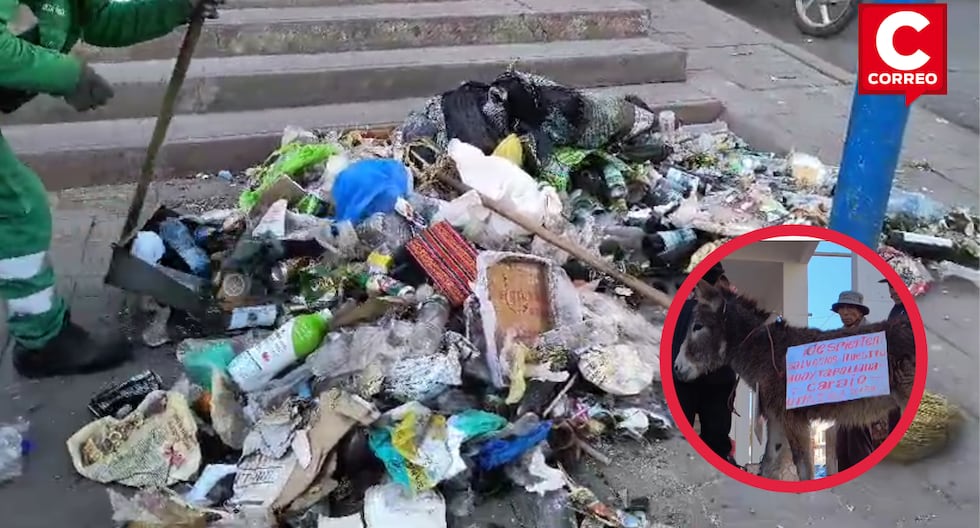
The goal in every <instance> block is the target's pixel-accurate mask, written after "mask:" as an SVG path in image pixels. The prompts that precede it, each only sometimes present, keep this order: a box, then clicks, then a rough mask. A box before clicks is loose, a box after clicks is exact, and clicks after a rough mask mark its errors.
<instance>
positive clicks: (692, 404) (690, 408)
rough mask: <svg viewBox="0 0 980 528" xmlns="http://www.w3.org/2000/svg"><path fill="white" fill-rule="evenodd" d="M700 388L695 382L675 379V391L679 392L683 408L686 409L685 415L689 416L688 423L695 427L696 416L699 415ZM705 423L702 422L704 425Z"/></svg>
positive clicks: (678, 397)
mask: <svg viewBox="0 0 980 528" xmlns="http://www.w3.org/2000/svg"><path fill="white" fill-rule="evenodd" d="M699 390H700V388H699V387H698V386H697V384H695V383H685V382H683V381H678V380H677V379H675V380H674V391H675V392H676V393H677V400H678V401H679V402H680V404H681V409H682V410H683V411H684V417H685V418H687V423H689V424H691V427H694V417H695V416H696V415H697V411H698V406H699V403H698V402H699V400H700V394H699ZM703 426H704V424H702V427H703Z"/></svg>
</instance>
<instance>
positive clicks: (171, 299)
mask: <svg viewBox="0 0 980 528" xmlns="http://www.w3.org/2000/svg"><path fill="white" fill-rule="evenodd" d="M203 25H204V11H203V6H201V5H200V4H199V5H198V6H197V7H196V8H195V9H194V13H193V14H192V15H191V19H190V22H189V23H188V25H187V32H186V33H185V34H184V40H183V42H182V43H181V45H180V51H178V52H177V61H176V62H175V63H174V69H173V73H171V74H170V83H169V84H167V90H166V92H164V94H163V101H162V102H161V103H160V112H159V114H157V121H156V125H155V126H154V127H153V135H152V136H151V137H150V144H149V146H147V147H146V156H145V157H144V158H143V165H142V167H141V168H140V175H139V179H138V180H137V183H136V191H135V192H134V193H133V200H132V202H131V203H130V204H129V212H128V213H127V214H126V222H125V224H123V229H122V233H120V235H119V241H118V242H116V243H114V244H113V245H112V260H111V261H110V263H109V270H108V271H107V272H106V276H105V279H104V282H105V283H106V284H111V285H113V286H116V287H118V288H121V289H123V290H127V291H131V292H138V293H141V294H145V295H150V296H152V297H154V298H156V299H157V300H158V301H160V302H161V303H163V304H165V305H169V306H174V307H178V308H182V309H186V310H188V311H190V312H192V313H198V312H199V311H200V309H201V308H202V306H201V299H200V297H199V296H197V295H195V294H194V293H193V292H191V291H190V290H188V289H186V288H180V287H178V288H175V287H173V286H174V284H173V281H172V280H171V279H169V278H168V277H167V276H166V275H164V274H163V273H161V272H160V271H159V270H157V269H156V267H154V266H152V265H150V264H148V263H146V262H143V261H142V260H140V259H138V258H136V257H134V256H132V255H131V254H130V252H129V249H128V245H129V242H130V240H132V238H133V237H134V236H135V235H136V232H137V231H138V229H139V226H137V222H138V220H139V218H140V213H141V212H142V211H143V205H144V204H145V202H146V193H147V191H148V190H149V188H150V181H151V180H152V179H153V169H154V166H155V163H156V159H157V154H159V152H160V147H162V146H163V141H164V139H166V137H167V128H168V127H169V126H170V121H171V120H172V119H173V116H174V104H175V103H176V101H177V95H178V94H179V93H180V88H181V86H183V84H184V79H185V78H186V77H187V69H188V68H189V67H190V64H191V58H192V57H193V56H194V48H195V47H196V46H197V41H198V38H199V37H200V36H201V28H202V26H203Z"/></svg>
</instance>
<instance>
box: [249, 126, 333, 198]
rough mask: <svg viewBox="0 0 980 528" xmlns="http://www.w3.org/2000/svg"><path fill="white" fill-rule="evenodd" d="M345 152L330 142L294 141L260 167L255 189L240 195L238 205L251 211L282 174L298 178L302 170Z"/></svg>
mask: <svg viewBox="0 0 980 528" xmlns="http://www.w3.org/2000/svg"><path fill="white" fill-rule="evenodd" d="M341 152H343V149H341V148H340V147H339V146H337V145H332V144H329V143H312V144H311V143H303V142H299V141H297V142H292V143H287V144H285V145H283V146H282V147H281V148H279V149H278V150H276V151H275V152H274V153H272V155H271V156H270V157H269V159H274V160H275V161H273V162H272V163H271V164H269V165H267V166H265V167H262V168H261V169H259V173H258V175H257V179H258V182H257V184H256V186H255V188H254V189H252V190H247V191H245V192H243V193H242V194H241V196H239V197H238V205H239V207H241V208H242V209H243V210H245V211H249V210H251V209H252V207H254V206H255V204H257V203H258V202H259V199H260V198H261V197H262V194H263V193H264V192H265V191H266V189H268V188H269V187H270V186H272V184H274V183H276V180H278V179H279V178H280V177H281V176H283V175H286V176H289V177H290V178H294V179H295V178H296V177H297V176H299V175H300V173H301V172H303V171H305V170H307V169H309V168H310V167H313V166H314V165H317V164H319V163H322V162H324V161H326V160H327V159H328V158H330V157H331V156H333V155H336V154H340V153H341Z"/></svg>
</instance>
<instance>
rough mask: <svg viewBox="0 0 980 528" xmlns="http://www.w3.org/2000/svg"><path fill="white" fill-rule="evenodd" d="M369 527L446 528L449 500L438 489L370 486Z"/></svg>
mask: <svg viewBox="0 0 980 528" xmlns="http://www.w3.org/2000/svg"><path fill="white" fill-rule="evenodd" d="M364 524H365V525H366V526H367V528H391V527H393V526H398V527H400V528H445V526H446V502H445V500H443V498H442V495H440V494H439V493H438V492H437V491H434V490H430V491H425V492H422V493H418V494H414V495H412V494H408V493H405V491H404V490H402V489H401V488H400V487H399V486H398V485H397V484H383V485H379V486H372V487H370V488H368V490H367V492H366V493H365V494H364Z"/></svg>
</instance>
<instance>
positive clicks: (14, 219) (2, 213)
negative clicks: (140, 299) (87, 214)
mask: <svg viewBox="0 0 980 528" xmlns="http://www.w3.org/2000/svg"><path fill="white" fill-rule="evenodd" d="M50 244H51V210H50V208H49V207H48V197H47V193H46V192H45V190H44V186H43V185H42V184H41V181H40V180H39V179H38V177H37V176H36V175H35V174H34V173H33V172H32V171H31V170H30V169H28V168H27V167H26V166H24V165H23V164H22V163H20V161H19V160H17V158H16V157H15V156H14V153H13V152H12V151H11V150H10V147H9V146H8V145H7V143H6V141H5V140H4V139H3V136H0V297H2V298H3V300H4V301H6V303H7V322H8V328H9V329H10V330H9V331H10V334H11V336H12V337H13V338H14V340H16V342H17V344H19V345H20V346H22V347H24V348H28V349H38V348H41V347H43V346H44V345H45V344H47V343H48V341H50V340H51V339H52V338H53V337H54V336H56V335H58V332H60V331H61V329H62V327H63V326H64V320H65V311H66V310H65V302H64V301H63V300H62V299H61V297H59V296H58V295H57V293H55V288H54V271H53V270H52V269H51V265H50V262H49V261H48V247H49V246H50Z"/></svg>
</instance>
